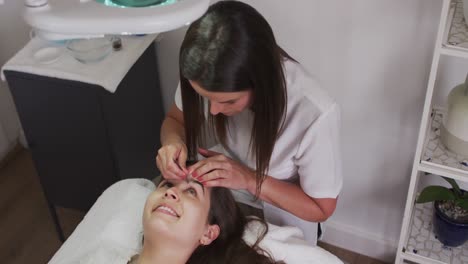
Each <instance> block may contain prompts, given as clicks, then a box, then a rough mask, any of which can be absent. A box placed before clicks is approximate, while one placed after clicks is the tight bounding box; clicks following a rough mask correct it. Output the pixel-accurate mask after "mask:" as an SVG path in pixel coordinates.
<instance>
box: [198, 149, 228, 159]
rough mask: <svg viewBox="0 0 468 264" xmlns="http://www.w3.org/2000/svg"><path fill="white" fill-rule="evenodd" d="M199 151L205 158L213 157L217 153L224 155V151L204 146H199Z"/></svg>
mask: <svg viewBox="0 0 468 264" xmlns="http://www.w3.org/2000/svg"><path fill="white" fill-rule="evenodd" d="M198 153H200V155H202V156H203V157H205V158H209V157H213V156H216V155H222V153H219V152H216V151H211V150H208V149H204V148H198Z"/></svg>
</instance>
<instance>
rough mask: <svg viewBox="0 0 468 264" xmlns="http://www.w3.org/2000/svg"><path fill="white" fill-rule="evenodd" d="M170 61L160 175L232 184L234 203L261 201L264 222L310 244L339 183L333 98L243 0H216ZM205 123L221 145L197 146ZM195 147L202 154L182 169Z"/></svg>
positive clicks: (333, 201) (201, 141)
mask: <svg viewBox="0 0 468 264" xmlns="http://www.w3.org/2000/svg"><path fill="white" fill-rule="evenodd" d="M292 30H293V29H292ZM179 66H180V85H179V87H178V88H177V91H176V95H175V104H174V105H173V106H172V107H171V108H170V110H169V112H168V114H167V116H166V118H165V120H164V123H163V125H162V129H161V143H162V147H161V149H159V151H158V155H157V158H156V163H157V166H158V168H159V169H160V171H161V172H162V174H163V176H164V177H165V178H168V179H171V178H179V179H180V178H184V177H186V176H187V175H189V174H190V175H191V177H195V178H197V179H198V180H199V181H201V182H203V184H204V185H206V186H209V187H213V186H223V187H228V188H231V189H234V190H238V191H237V192H235V193H234V195H235V197H236V199H237V200H238V201H239V202H241V203H245V204H248V205H250V206H253V207H256V208H263V213H264V217H265V219H266V220H267V221H268V222H270V223H273V224H277V225H292V226H299V227H300V228H301V229H302V231H303V232H304V234H305V236H306V239H307V240H308V241H310V242H311V243H313V244H315V243H316V240H317V222H323V221H325V220H326V219H327V218H328V217H330V216H331V215H332V214H333V212H334V211H335V208H336V202H337V197H338V194H339V192H340V190H341V186H342V175H341V159H340V150H339V134H340V124H339V123H340V113H339V107H338V105H337V104H336V103H335V101H334V100H333V99H332V98H330V97H329V96H328V95H327V93H326V92H325V91H324V90H322V89H321V88H320V86H319V85H318V84H317V82H316V81H315V80H314V79H313V78H311V77H310V75H309V74H308V73H306V71H305V69H304V68H303V67H302V66H301V65H300V64H299V63H298V62H296V61H295V60H294V59H292V58H291V57H290V56H289V55H288V54H287V53H286V52H285V51H284V50H282V49H281V48H280V47H279V46H278V45H277V43H276V41H275V38H274V35H273V31H272V29H271V27H270V26H269V24H268V22H267V21H266V20H265V19H264V18H263V16H262V15H261V14H260V13H258V12H257V11H256V10H255V9H254V8H252V7H251V6H249V5H247V4H244V3H242V2H237V1H221V2H218V3H216V4H214V5H212V6H211V7H210V8H209V9H208V11H207V13H206V14H205V15H203V17H201V18H200V19H198V20H197V21H195V22H194V23H192V25H191V26H190V27H189V29H188V31H187V33H186V35H185V38H184V40H183V43H182V46H181V49H180V58H179ZM205 124H207V125H208V126H205ZM205 128H207V129H206V130H208V132H209V131H211V132H212V134H211V135H216V136H215V138H216V140H217V142H219V143H220V146H222V148H218V149H219V150H217V151H212V150H207V149H203V148H200V147H201V146H204V144H205V141H204V138H203V134H204V132H206V131H205ZM213 131H214V133H213ZM197 152H198V153H197ZM197 154H201V155H202V156H204V157H206V159H204V160H201V161H200V162H198V163H196V164H194V165H192V166H189V167H185V162H186V160H187V159H188V158H190V159H192V158H196V156H197ZM255 196H257V197H258V198H259V199H255Z"/></svg>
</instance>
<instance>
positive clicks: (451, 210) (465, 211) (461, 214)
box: [416, 177, 468, 247]
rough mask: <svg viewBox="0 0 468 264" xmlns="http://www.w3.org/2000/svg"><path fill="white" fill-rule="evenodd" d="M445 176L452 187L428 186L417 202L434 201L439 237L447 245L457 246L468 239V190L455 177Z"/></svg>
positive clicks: (435, 221) (434, 223)
mask: <svg viewBox="0 0 468 264" xmlns="http://www.w3.org/2000/svg"><path fill="white" fill-rule="evenodd" d="M442 178H444V179H445V180H446V181H447V182H448V183H449V184H450V185H451V186H452V188H446V187H443V186H428V187H426V188H424V189H423V190H422V192H421V193H420V194H419V197H418V199H417V200H416V202H417V203H427V202H434V215H433V227H434V233H435V235H436V237H437V239H438V240H439V241H440V242H442V244H444V245H445V246H449V247H457V246H460V245H462V244H463V243H465V242H466V241H467V240H468V192H467V191H465V190H463V189H460V187H459V186H458V184H457V182H456V181H455V180H454V179H449V178H445V177H442Z"/></svg>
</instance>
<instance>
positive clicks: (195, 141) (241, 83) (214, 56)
mask: <svg viewBox="0 0 468 264" xmlns="http://www.w3.org/2000/svg"><path fill="white" fill-rule="evenodd" d="M285 59H291V60H294V59H292V58H291V57H290V56H289V55H288V54H287V53H286V52H285V51H283V50H282V49H281V48H280V47H279V46H278V45H277V43H276V40H275V37H274V34H273V31H272V29H271V27H270V25H269V24H268V22H267V21H266V20H265V18H264V17H263V16H262V15H261V14H260V13H259V12H257V10H255V9H254V8H253V7H251V6H249V5H247V4H245V3H242V2H237V1H221V2H218V3H215V4H213V5H212V6H211V7H210V8H209V9H208V11H207V13H206V14H205V15H203V16H202V17H201V18H200V19H198V20H197V21H195V22H194V23H192V25H191V26H190V27H189V29H188V31H187V33H186V35H185V38H184V40H183V42H182V46H181V49H180V57H179V64H180V84H181V90H182V102H183V108H184V109H185V111H184V112H183V113H184V122H185V136H186V143H187V147H188V152H189V153H188V156H189V158H195V157H196V155H197V149H198V146H200V145H203V144H204V142H205V139H204V136H205V135H206V132H207V131H206V127H205V126H204V124H205V121H206V119H205V112H206V111H207V110H206V109H205V107H204V103H203V98H202V97H201V96H200V95H198V94H197V93H196V92H195V91H194V89H193V88H192V86H191V85H190V82H189V80H192V81H195V82H197V83H198V84H199V85H200V86H201V87H202V88H203V89H206V90H208V91H211V92H239V91H245V90H251V91H252V96H253V101H252V105H251V110H252V112H253V113H254V118H253V124H252V133H251V138H250V153H251V154H253V156H254V157H255V159H256V182H257V190H256V194H257V195H258V194H259V191H260V187H261V184H262V182H263V180H264V179H265V177H266V174H267V172H268V168H269V163H270V159H271V154H272V152H273V149H274V145H275V141H276V139H277V138H278V135H279V134H280V132H281V128H282V124H283V121H284V116H285V115H286V102H287V92H286V80H285V75H284V72H283V67H282V66H283V61H284V60H285ZM188 109H190V110H188ZM227 121H228V119H227V117H226V116H224V115H222V114H218V115H216V116H213V115H211V114H209V117H208V125H209V126H208V129H209V132H211V134H212V135H216V137H217V138H218V140H219V142H220V143H221V144H223V145H224V147H227V146H226V134H227V133H229V127H228V122H227ZM214 131H215V132H216V133H213V132H214Z"/></svg>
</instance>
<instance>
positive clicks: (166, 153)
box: [156, 142, 188, 179]
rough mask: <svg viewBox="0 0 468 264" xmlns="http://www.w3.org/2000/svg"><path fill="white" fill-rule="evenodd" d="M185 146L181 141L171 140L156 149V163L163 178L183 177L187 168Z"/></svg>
mask: <svg viewBox="0 0 468 264" xmlns="http://www.w3.org/2000/svg"><path fill="white" fill-rule="evenodd" d="M186 161H187V146H186V145H185V144H184V143H183V142H173V143H170V144H166V145H164V146H162V147H161V148H160V149H159V150H158V156H157V157H156V165H157V166H158V169H159V171H161V174H162V176H163V177H164V178H165V179H185V177H186V176H187V172H188V171H187V169H186V168H185V162H186Z"/></svg>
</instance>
